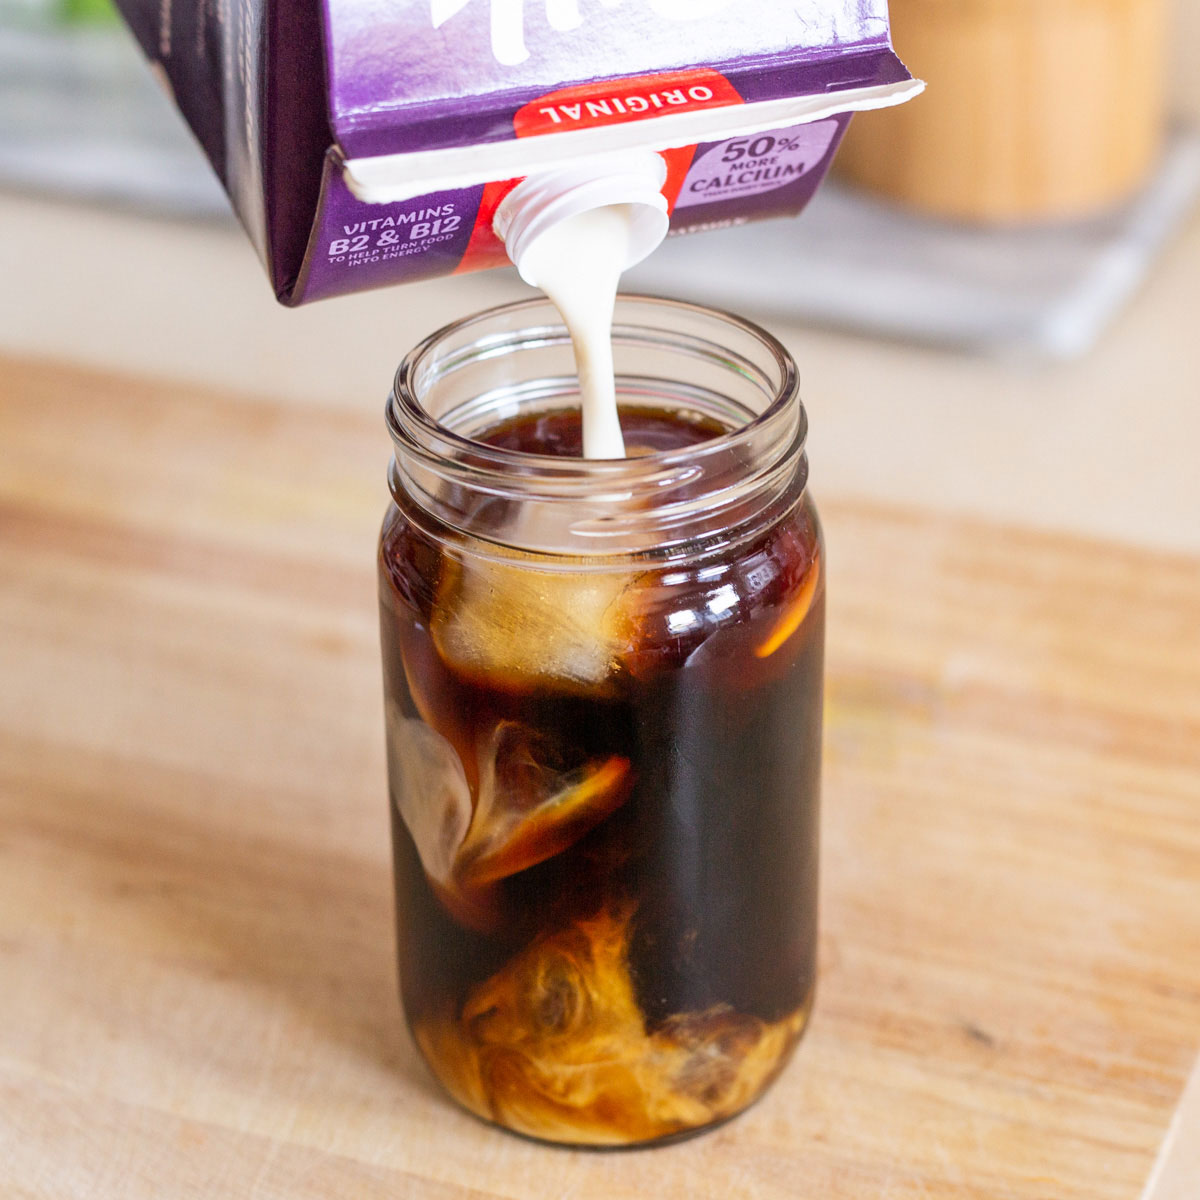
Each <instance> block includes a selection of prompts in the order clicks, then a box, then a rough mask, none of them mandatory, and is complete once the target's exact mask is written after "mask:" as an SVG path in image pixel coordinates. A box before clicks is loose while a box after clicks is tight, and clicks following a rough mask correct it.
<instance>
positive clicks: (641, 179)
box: [492, 150, 671, 287]
mask: <svg viewBox="0 0 1200 1200" xmlns="http://www.w3.org/2000/svg"><path fill="white" fill-rule="evenodd" d="M666 180H667V164H666V163H665V162H664V160H663V158H662V156H661V155H660V154H656V153H655V152H654V151H652V150H635V151H631V152H629V153H626V154H619V155H612V156H605V157H601V158H599V159H596V160H594V161H593V162H591V163H588V164H586V165H581V166H574V167H567V168H563V169H560V170H550V171H543V172H540V173H538V174H537V175H530V176H529V177H528V178H527V179H525V180H523V181H522V182H521V183H520V184H518V185H517V186H516V187H515V188H513V190H512V191H511V192H509V193H508V195H507V196H505V198H504V200H503V201H502V202H501V203H500V205H499V207H498V208H497V209H496V216H495V218H494V220H493V222H492V227H493V229H494V230H495V233H496V236H497V237H498V238H499V239H500V241H502V242H503V243H504V248H505V250H506V251H507V253H508V256H509V258H510V259H511V260H512V262H513V265H514V266H515V267H516V268H517V271H518V273H519V274H520V276H521V278H522V279H524V280H525V282H526V283H529V284H532V285H533V286H535V287H539V286H541V282H542V281H541V280H539V279H537V278H535V277H534V272H533V267H532V258H531V254H530V251H531V249H532V247H533V245H534V243H535V242H536V241H538V239H540V238H541V237H542V236H543V235H545V234H546V233H548V232H549V231H550V230H551V229H553V228H555V227H556V226H559V225H561V224H562V222H564V221H567V220H570V219H571V218H574V217H578V216H580V215H582V214H583V213H588V212H594V211H596V210H598V209H603V208H614V207H617V206H620V207H621V209H622V211H623V213H624V215H625V219H626V221H627V223H628V238H627V240H626V248H625V256H624V257H625V261H624V262H623V263H621V264H620V270H622V271H624V270H628V269H629V268H630V267H632V266H635V265H636V264H637V263H640V262H641V261H642V259H644V258H645V257H646V256H647V255H649V254H650V253H651V252H652V251H654V250H655V249H656V248H657V247H658V246H659V245H660V244H661V243H662V241H663V239H664V238H665V237H666V236H667V229H668V228H669V226H670V223H671V221H670V217H669V215H668V212H667V199H666V197H665V196H664V195H663V192H662V188H663V185H664V184H665V183H666Z"/></svg>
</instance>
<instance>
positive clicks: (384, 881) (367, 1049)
mask: <svg viewBox="0 0 1200 1200" xmlns="http://www.w3.org/2000/svg"><path fill="white" fill-rule="evenodd" d="M0 428H2V430H3V440H2V441H0V672H2V686H0V1193H2V1194H3V1196H4V1197H5V1200H8V1198H9V1197H13V1198H14V1200H108V1198H110V1197H111V1198H114V1200H116V1198H118V1197H119V1198H120V1200H175V1198H179V1200H183V1198H184V1197H186V1198H188V1200H233V1198H236V1200H242V1198H245V1200H284V1198H287V1200H331V1198H337V1200H397V1198H402V1200H499V1198H510V1200H542V1198H550V1197H553V1198H557V1197H562V1196H570V1197H572V1200H645V1198H646V1197H653V1198H655V1200H710V1198H711V1200H785V1198H786V1200H794V1198H797V1197H803V1198H806V1200H809V1198H811V1200H884V1198H885V1197H886V1200H1050V1198H1053V1200H1137V1197H1138V1195H1139V1192H1140V1190H1141V1187H1142V1184H1143V1182H1144V1180H1145V1179H1146V1177H1147V1175H1148V1173H1149V1171H1150V1168H1151V1164H1152V1162H1153V1161H1154V1158H1155V1154H1156V1151H1157V1149H1158V1146H1159V1144H1160V1142H1161V1141H1162V1139H1163V1136H1164V1133H1165V1131H1166V1129H1167V1126H1168V1123H1169V1121H1170V1118H1171V1114H1172V1111H1173V1110H1174V1108H1175V1107H1176V1104H1177V1102H1178V1100H1179V1097H1180V1093H1181V1090H1182V1087H1183V1083H1184V1079H1185V1077H1186V1075H1187V1073H1188V1071H1189V1069H1190V1067H1191V1064H1192V1062H1193V1060H1194V1058H1195V1054H1196V1044H1197V1040H1198V1039H1200V954H1198V953H1197V950H1198V948H1200V903H1198V902H1197V891H1198V889H1200V622H1198V621H1197V613H1198V612H1200V560H1197V559H1192V558H1184V557H1168V556H1159V555H1154V554H1148V553H1143V552H1138V551H1134V550H1131V549H1128V548H1126V547H1122V546H1120V545H1117V544H1105V543H1101V542H1084V541H1080V540H1075V539H1072V538H1065V537H1052V536H1046V535H1043V534H1034V533H1031V532H1028V531H1023V530H1021V529H1017V528H1007V529H1006V528H1000V527H997V526H992V525H982V524H973V523H970V522H966V521H958V520H950V519H946V518H940V517H935V516H931V515H922V514H919V513H912V512H900V511H893V510H890V509H886V508H881V507H877V506H868V505H862V504H848V503H836V502H834V501H833V500H832V499H831V498H829V497H826V498H824V500H823V501H822V511H823V513H824V516H825V522H826V526H827V532H828V535H829V547H830V559H829V561H830V578H829V596H830V609H829V655H828V671H829V674H828V708H827V712H828V724H827V736H826V766H825V785H824V816H823V830H822V837H823V843H824V844H823V846H822V934H821V975H820V983H819V986H818V993H817V1005H816V1010H815V1013H814V1017H813V1022H812V1026H811V1028H810V1030H809V1032H808V1034H807V1036H806V1037H805V1040H804V1042H803V1043H802V1044H801V1047H800V1050H799V1053H798V1055H797V1057H796V1059H795V1061H794V1062H793V1064H792V1065H791V1066H790V1067H789V1069H788V1070H787V1071H786V1072H785V1073H784V1075H783V1077H782V1078H781V1079H780V1081H779V1083H778V1084H777V1085H776V1087H775V1088H774V1089H773V1090H772V1091H771V1092H770V1093H769V1094H768V1096H767V1097H766V1099H765V1100H764V1101H763V1102H762V1103H760V1104H758V1105H757V1106H756V1107H754V1108H753V1109H752V1110H751V1111H749V1112H748V1113H746V1114H745V1115H744V1116H743V1117H741V1118H739V1119H738V1120H736V1121H734V1122H732V1123H731V1124H729V1125H727V1126H725V1127H723V1128H721V1129H719V1130H717V1131H716V1132H715V1133H712V1134H709V1135H707V1136H705V1137H702V1138H700V1139H698V1140H696V1141H693V1142H689V1143H686V1144H684V1145H681V1146H676V1147H671V1148H667V1149H660V1150H651V1151H643V1152H631V1153H609V1154H587V1153H572V1152H567V1151H563V1150H556V1149H547V1148H544V1147H541V1146H536V1145H533V1144H531V1143H529V1142H525V1141H521V1140H519V1139H517V1138H515V1137H513V1136H511V1135H509V1134H504V1133H500V1132H497V1131H495V1130H492V1129H489V1128H487V1127H486V1126H484V1125H482V1124H481V1123H479V1122H477V1121H475V1120H474V1119H473V1118H471V1117H468V1116H466V1115H465V1114H463V1113H462V1112H460V1111H459V1110H457V1109H456V1108H454V1107H453V1106H452V1105H451V1104H450V1102H449V1101H447V1100H446V1099H445V1097H444V1096H443V1095H442V1093H441V1092H440V1091H439V1090H438V1089H437V1088H436V1087H435V1086H434V1084H433V1083H432V1082H431V1080H430V1079H429V1076H428V1075H427V1073H426V1072H425V1070H424V1069H423V1068H422V1066H421V1065H420V1063H419V1061H418V1059H417V1056H416V1054H415V1053H414V1051H413V1049H412V1046H411V1043H410V1042H409V1040H408V1038H407V1036H406V1034H405V1032H404V1029H403V1025H402V1021H401V1016H400V1008H399V1004H398V1002H397V996H396V985H395V978H394V952H393V946H392V913H391V906H392V899H391V885H390V875H389V866H390V862H389V852H388V843H387V838H388V832H387V814H386V798H385V795H386V793H385V787H384V769H383V764H384V755H383V714H382V701H381V687H380V677H379V657H378V654H379V652H378V640H377V638H378V635H377V628H378V626H377V620H376V608H375V583H374V562H373V554H374V544H375V537H376V532H377V529H378V523H379V517H380V512H381V509H382V506H383V501H384V498H385V490H384V466H385V462H386V458H387V454H388V449H389V448H388V445H387V442H386V439H385V437H384V434H383V429H382V422H381V420H380V418H379V415H378V412H377V406H376V405H375V404H374V402H373V398H371V397H367V398H366V399H365V400H364V403H363V405H362V407H361V412H356V411H353V410H350V409H341V410H338V411H332V410H329V409H322V408H320V407H318V406H316V405H310V406H298V405H297V406H288V405H286V404H275V403H268V402H262V401H255V400H252V399H246V398H236V397H229V396H221V395H219V394H214V393H212V392H207V391H204V390H201V389H198V388H181V387H168V386H166V385H162V384H159V385H152V384H148V383H145V382H138V381H135V380H132V379H128V378H122V377H118V376H112V375H103V374H99V373H96V372H86V371H81V370H67V369H63V368H57V367H53V366H48V365H37V364H33V363H23V362H19V361H14V360H11V359H9V360H4V359H0ZM818 499H821V498H820V497H819V498H818ZM1192 1136H1194V1135H1192ZM1176 1161H1177V1160H1176ZM1164 1186H1165V1185H1164ZM1168 1195H1169V1197H1170V1200H1176V1197H1177V1196H1178V1200H1183V1198H1184V1197H1185V1196H1186V1197H1187V1198H1188V1200H1190V1198H1191V1195H1192V1193H1168V1194H1167V1195H1164V1197H1163V1200H1168ZM1156 1200H1158V1198H1157V1197H1156Z"/></svg>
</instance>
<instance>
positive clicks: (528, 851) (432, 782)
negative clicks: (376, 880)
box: [387, 701, 632, 930]
mask: <svg viewBox="0 0 1200 1200" xmlns="http://www.w3.org/2000/svg"><path fill="white" fill-rule="evenodd" d="M387 722H388V770H389V775H390V777H391V782H392V794H393V797H394V801H395V805H396V808H397V810H398V811H399V813H400V816H401V818H402V819H403V821H404V824H405V826H406V827H407V828H408V831H409V833H410V834H411V835H412V839H413V842H414V844H415V845H416V848H417V854H418V856H419V857H420V860H421V866H422V868H423V870H424V871H425V874H426V876H427V877H428V879H429V881H430V883H431V884H432V885H433V888H434V892H435V894H436V895H437V897H438V899H439V900H440V901H441V902H442V904H443V905H444V906H445V908H446V909H447V911H448V912H449V913H450V915H451V916H453V917H454V918H455V919H456V920H457V921H459V922H460V923H461V924H464V925H467V926H469V927H470V928H472V929H478V930H487V929H489V928H492V927H493V926H494V925H495V924H496V923H497V921H498V920H499V918H500V912H499V903H500V896H499V893H498V890H497V888H496V886H495V885H496V884H497V883H499V881H500V880H502V879H505V878H507V877H508V876H510V875H515V874H517V872H519V871H524V870H525V869H526V868H528V867H532V866H536V865H537V864H538V863H541V862H545V861H546V860H547V859H548V858H553V857H554V855H556V854H561V853H562V852H563V851H564V850H566V849H568V848H569V847H571V846H573V845H574V844H575V843H576V842H577V841H578V840H579V839H580V838H581V837H583V836H584V834H586V833H588V832H590V831H591V830H592V829H594V828H595V827H596V826H597V825H598V824H599V823H600V822H601V821H603V820H604V819H605V817H607V816H608V815H609V814H610V813H612V812H614V811H615V810H616V809H617V808H619V807H620V806H621V805H622V804H624V802H625V800H626V799H627V798H628V795H629V789H630V785H631V783H632V778H631V775H630V770H629V760H628V759H626V758H621V757H620V756H616V755H614V756H611V757H609V758H599V759H590V760H587V761H584V762H581V763H577V764H576V765H573V766H570V767H568V766H566V765H565V764H564V760H563V755H562V753H561V752H560V750H559V749H558V748H557V747H556V746H555V745H554V744H553V742H552V741H551V739H549V738H548V737H546V736H545V735H544V734H540V733H538V732H537V731H536V730H533V729H530V728H529V727H527V726H525V725H521V724H520V723H519V722H516V721H501V722H500V723H499V724H498V725H497V726H496V728H495V729H494V730H493V731H492V733H491V734H490V735H489V736H488V738H487V739H486V741H485V742H484V744H483V745H482V746H481V747H480V756H479V757H480V762H479V777H480V782H479V794H478V799H477V801H476V803H475V804H474V806H472V802H471V789H470V786H469V784H468V783H467V776H466V772H465V771H464V769H463V764H462V760H461V759H460V758H459V756H458V754H457V752H456V751H455V749H454V747H453V746H452V745H451V744H450V742H449V741H447V740H446V738H445V737H443V736H442V734H440V733H439V732H438V731H437V730H436V729H433V728H432V727H430V726H429V725H427V724H426V723H425V722H424V721H422V720H420V719H419V718H416V717H406V716H404V715H403V713H401V711H400V709H399V707H398V706H397V705H396V704H395V703H394V702H392V701H389V702H388V705H387Z"/></svg>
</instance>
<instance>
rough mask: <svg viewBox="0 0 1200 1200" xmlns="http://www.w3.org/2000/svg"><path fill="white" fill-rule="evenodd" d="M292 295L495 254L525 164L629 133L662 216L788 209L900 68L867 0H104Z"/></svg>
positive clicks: (575, 163)
mask: <svg viewBox="0 0 1200 1200" xmlns="http://www.w3.org/2000/svg"><path fill="white" fill-rule="evenodd" d="M117 2H118V5H119V7H120V8H121V9H122V11H123V12H124V15H125V17H126V19H127V21H128V22H129V24H130V26H131V27H132V28H133V30H134V32H135V33H136V34H137V36H138V39H139V40H140V42H141V44H142V46H143V48H144V49H145V51H146V53H147V55H149V57H150V58H151V59H152V61H153V62H154V64H155V67H156V69H157V70H158V71H159V73H160V76H161V78H162V79H163V81H164V83H165V84H166V85H167V86H168V87H169V89H170V90H171V92H172V94H173V96H174V98H175V100H176V102H177V103H178V105H179V107H180V109H181V110H182V111H183V113H184V115H185V117H186V118H187V120H188V122H189V123H190V125H191V127H192V129H193V131H194V132H195V134H196V136H197V138H198V139H199V140H200V143H201V144H202V146H203V147H204V149H205V151H206V152H207V154H208V156H209V158H210V160H211V161H212V163H213V166H214V167H215V168H216V170H217V172H218V174H219V175H220V177H221V180H222V182H223V183H224V185H225V187H226V190H227V191H228V192H229V195H230V197H231V199H232V201H233V204H234V207H235V208H236V210H237V212H238V215H239V216H240V218H241V220H242V223H243V224H244V226H245V228H246V230H247V232H248V233H249V235H250V237H251V239H252V240H253V242H254V244H255V246H256V247H257V249H258V252H259V254H260V256H261V258H262V260H263V262H264V264H265V266H266V268H267V271H268V273H269V275H270V278H271V281H272V284H273V286H274V288H275V292H276V295H277V296H278V297H279V299H280V300H281V301H282V302H283V303H285V304H291V305H294V304H302V303H306V302H308V301H310V300H319V299H323V298H326V297H330V296H338V295H343V294H346V293H349V292H355V291H361V290H364V289H367V288H373V287H383V286H388V285H391V284H396V283H404V282H409V281H412V280H418V279H425V278H429V277H432V276H437V275H448V274H452V273H455V272H463V271H472V270H478V269H481V268H486V267H492V266H498V265H503V264H505V263H507V261H508V258H507V255H506V253H505V249H504V246H503V244H502V243H501V241H500V239H499V237H498V235H497V232H496V229H495V227H494V221H495V216H496V211H497V208H498V207H499V206H500V204H501V202H502V201H503V200H504V198H505V197H506V196H507V195H508V194H509V192H511V191H512V190H513V188H514V187H516V185H517V184H519V183H520V182H521V181H522V180H523V179H525V178H526V177H531V176H539V175H540V174H542V173H545V172H550V171H558V170H571V169H574V168H578V167H580V166H581V165H586V164H589V163H591V164H595V163H596V162H597V161H601V162H603V161H605V156H613V155H616V156H619V155H621V154H623V153H626V152H635V151H636V152H643V153H644V152H645V151H647V150H649V151H653V152H656V153H658V154H660V155H661V157H662V159H663V160H664V162H665V171H663V173H662V174H663V182H662V185H661V195H662V197H663V201H664V203H665V206H666V211H667V212H668V213H669V215H670V230H671V233H673V234H678V233H689V232H693V231H696V230H701V229H711V228H716V227H720V226H725V225H730V224H738V223H742V222H745V221H748V220H754V219H757V218H759V217H769V216H775V215H791V214H795V213H797V212H799V211H800V209H802V208H803V207H804V205H805V204H806V203H807V202H808V200H809V198H810V197H811V196H812V194H813V192H814V191H815V190H816V188H817V185H818V184H819V183H820V181H821V179H822V178H823V176H824V174H825V172H826V170H827V168H828V166H829V163H830V160H831V159H832V156H833V154H834V151H835V150H836V148H837V145H838V142H839V141H840V139H841V136H842V134H843V132H844V131H845V128H846V124H847V122H848V121H849V118H850V114H851V113H852V112H854V111H855V110H858V109H866V108H878V107H883V106H886V105H891V104H896V103H899V102H900V101H902V100H905V99H907V98H908V97H909V96H911V95H913V94H915V92H916V91H918V90H919V89H920V86H921V85H920V84H919V83H918V82H917V81H915V80H913V79H912V78H911V76H910V75H909V74H908V72H907V71H906V70H905V68H904V66H903V64H902V63H901V62H900V60H899V59H898V58H897V57H896V55H895V53H894V52H893V51H892V48H891V44H890V41H889V36H888V20H887V9H886V2H885V0H821V2H818V3H804V4H795V3H776V2H773V0H737V2H734V0H530V2H529V3H525V2H523V0H117Z"/></svg>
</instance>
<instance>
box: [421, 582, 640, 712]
mask: <svg viewBox="0 0 1200 1200" xmlns="http://www.w3.org/2000/svg"><path fill="white" fill-rule="evenodd" d="M447 567H448V569H447V570H446V571H445V572H444V573H443V577H442V583H441V586H440V588H439V591H438V597H437V604H436V606H435V611H434V617H433V621H432V625H431V633H432V635H433V641H434V645H435V646H436V647H437V650H438V653H439V654H440V655H441V656H442V659H443V660H444V661H445V662H446V663H447V664H448V665H449V666H451V667H453V668H455V669H456V670H458V671H459V672H460V673H463V674H466V675H468V676H472V677H475V678H478V679H481V680H482V681H484V682H492V683H497V682H499V683H502V684H504V683H507V684H509V685H516V686H522V685H524V686H536V685H538V684H546V683H550V684H554V685H558V686H560V687H561V686H566V687H568V688H572V689H581V690H585V691H595V690H597V689H602V688H603V685H604V684H605V682H606V681H607V680H608V679H609V678H610V676H611V675H612V673H613V671H614V670H615V669H616V667H617V665H618V663H619V661H620V657H621V653H622V651H623V649H624V642H625V640H627V639H626V638H625V637H624V636H623V629H624V619H623V615H622V612H621V605H620V598H621V594H622V592H623V591H624V589H625V587H626V585H627V583H628V582H629V580H628V577H627V576H625V575H623V574H621V573H619V572H615V571H596V572H587V571H569V572H566V571H563V572H560V571H553V570H546V569H544V568H539V567H535V566H533V565H531V564H530V563H528V562H526V561H525V560H520V559H518V560H514V561H511V562H510V561H498V560H492V561H479V562H475V561H473V562H471V563H468V564H463V563H460V562H456V561H454V560H448V564H447Z"/></svg>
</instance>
